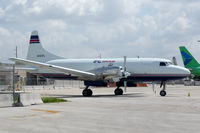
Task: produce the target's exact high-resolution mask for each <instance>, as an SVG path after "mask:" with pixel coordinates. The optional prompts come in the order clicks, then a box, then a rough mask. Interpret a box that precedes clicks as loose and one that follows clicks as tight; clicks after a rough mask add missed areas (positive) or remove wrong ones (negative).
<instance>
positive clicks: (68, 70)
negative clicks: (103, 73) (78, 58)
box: [10, 58, 96, 77]
mask: <svg viewBox="0 0 200 133" xmlns="http://www.w3.org/2000/svg"><path fill="white" fill-rule="evenodd" d="M10 60H12V61H15V62H19V63H23V64H27V65H31V66H36V67H40V68H45V69H49V70H53V71H57V72H61V73H65V74H73V75H76V76H82V77H95V76H96V75H95V74H94V73H90V72H85V71H80V70H76V69H71V68H67V67H61V66H57V65H51V64H47V63H41V62H37V61H31V60H26V59H21V58H10Z"/></svg>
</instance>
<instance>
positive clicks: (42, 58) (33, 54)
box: [26, 31, 63, 62]
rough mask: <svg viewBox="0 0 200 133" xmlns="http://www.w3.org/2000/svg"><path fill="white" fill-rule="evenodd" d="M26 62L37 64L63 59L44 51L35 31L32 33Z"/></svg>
mask: <svg viewBox="0 0 200 133" xmlns="http://www.w3.org/2000/svg"><path fill="white" fill-rule="evenodd" d="M26 58H27V59H28V60H33V61H38V62H47V61H49V60H55V59H63V58H62V57H59V56H56V55H54V54H52V53H50V52H48V51H46V50H45V49H44V48H43V47H42V45H41V43H40V39H39V35H38V32H37V31H32V33H31V37H30V42H29V47H28V53H27V57H26Z"/></svg>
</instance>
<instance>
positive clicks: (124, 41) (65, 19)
mask: <svg viewBox="0 0 200 133" xmlns="http://www.w3.org/2000/svg"><path fill="white" fill-rule="evenodd" d="M199 6H200V2H198V1H195V0H191V1H187V0H182V1H179V0H174V1H170V0H165V1H163V0H109V1H108V0H14V1H13V0H8V1H1V5H0V40H1V41H0V42H1V45H0V46H1V48H2V47H3V48H4V49H5V50H4V51H9V52H4V53H2V54H4V55H3V56H2V57H4V58H8V57H10V56H12V55H13V49H14V48H15V45H19V47H20V49H19V50H20V51H21V52H20V51H19V53H22V54H21V56H24V58H25V56H26V54H25V53H26V49H27V45H28V39H29V35H30V32H31V31H32V30H38V31H39V34H40V39H41V41H42V43H43V45H44V47H45V48H46V49H48V50H49V51H52V52H54V53H55V54H58V55H62V56H65V57H72V58H73V57H74V58H83V57H85V58H87V57H96V56H97V55H98V54H99V53H102V56H103V57H105V56H107V57H122V56H123V55H127V56H128V57H132V56H133V57H135V56H136V55H140V56H141V55H142V56H143V57H148V56H150V57H166V58H168V57H170V58H171V56H174V55H175V56H178V57H179V56H180V54H179V52H178V46H179V45H180V43H182V44H187V43H192V42H191V40H195V39H196V38H198V37H199V36H200V35H199V30H200V23H199V21H200V17H199V12H200V9H199ZM194 36H195V37H196V38H195V39H194ZM187 46H189V45H187ZM11 49H12V50H11ZM80 49H81V51H80ZM22 51H23V52H22ZM199 56H200V54H199ZM180 59H181V58H180ZM179 61H180V60H179Z"/></svg>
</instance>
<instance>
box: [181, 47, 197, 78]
mask: <svg viewBox="0 0 200 133" xmlns="http://www.w3.org/2000/svg"><path fill="white" fill-rule="evenodd" d="M179 49H180V52H181V56H182V59H183V64H184V66H185V68H188V69H189V70H190V71H191V74H192V75H193V77H194V78H200V64H199V63H198V62H197V60H196V59H195V58H194V57H193V56H192V54H191V53H190V52H189V51H188V50H187V49H186V47H184V46H180V47H179Z"/></svg>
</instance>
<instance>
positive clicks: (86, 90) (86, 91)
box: [82, 89, 93, 97]
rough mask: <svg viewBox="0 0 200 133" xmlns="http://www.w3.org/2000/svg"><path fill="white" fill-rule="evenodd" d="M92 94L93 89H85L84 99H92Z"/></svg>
mask: <svg viewBox="0 0 200 133" xmlns="http://www.w3.org/2000/svg"><path fill="white" fill-rule="evenodd" d="M92 93H93V92H92V90H91V89H84V90H83V92H82V94H83V96H84V97H90V96H92Z"/></svg>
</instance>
